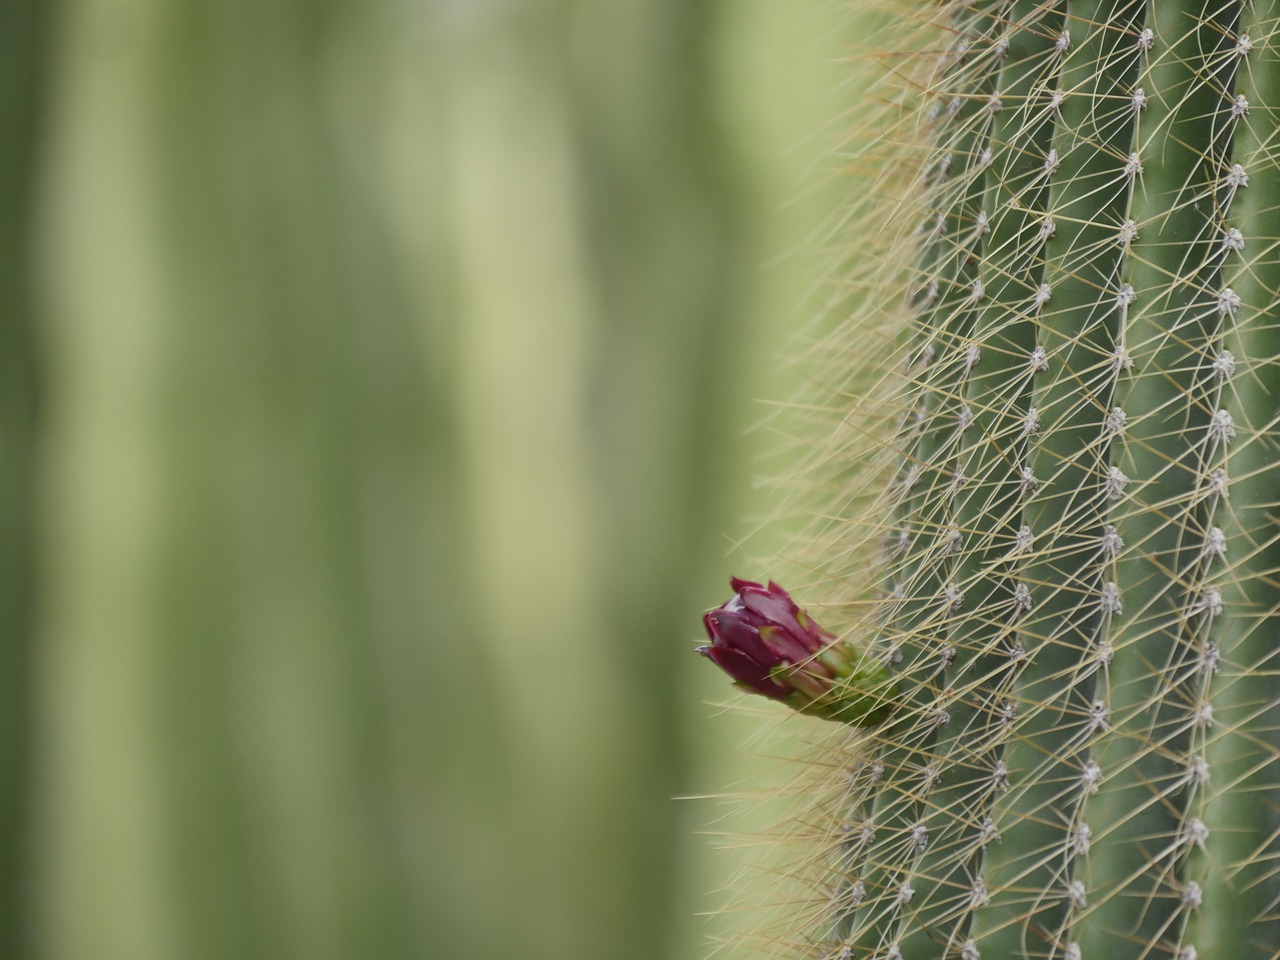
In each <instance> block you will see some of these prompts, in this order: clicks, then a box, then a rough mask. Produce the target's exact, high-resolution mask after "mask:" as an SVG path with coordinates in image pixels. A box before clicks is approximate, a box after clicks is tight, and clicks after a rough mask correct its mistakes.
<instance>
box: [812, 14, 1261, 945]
mask: <svg viewBox="0 0 1280 960" xmlns="http://www.w3.org/2000/svg"><path fill="white" fill-rule="evenodd" d="M903 15H904V16H908V15H909V14H907V13H906V12H905V11H904V14H903ZM915 16H916V18H917V21H920V20H924V19H926V18H927V23H926V24H925V25H924V27H923V28H922V30H904V31H901V33H902V35H904V36H909V37H910V38H912V39H913V41H914V42H916V43H917V45H918V46H917V48H916V50H915V52H914V53H913V54H912V55H911V56H910V57H909V58H908V59H906V60H905V61H901V62H898V63H897V64H896V65H895V71H896V73H897V74H898V75H900V76H907V77H909V78H910V79H911V81H912V82H914V83H916V84H918V89H919V91H920V93H919V95H918V96H916V97H915V100H914V107H913V109H915V110H916V111H917V114H916V115H917V117H918V119H917V120H916V128H917V129H919V130H922V131H923V134H922V135H923V138H924V140H925V141H926V143H925V145H924V147H923V148H922V149H920V151H919V153H918V156H917V160H916V163H917V169H918V171H919V175H918V177H917V178H916V180H915V181H914V185H913V186H911V187H909V188H907V189H905V190H904V191H900V192H899V195H898V196H897V197H895V198H894V199H893V202H895V203H897V204H898V207H897V212H896V216H897V219H898V220H899V221H906V220H911V221H913V223H914V227H913V228H912V232H913V235H914V240H913V241H912V243H913V245H914V251H915V252H914V259H913V260H910V261H909V265H908V266H904V265H903V264H902V263H899V264H897V266H896V267H895V265H894V264H893V263H890V262H889V261H888V259H887V258H882V259H881V261H880V262H881V263H882V267H881V270H882V273H883V274H886V275H891V278H890V279H886V278H885V276H884V275H882V276H880V277H876V278H873V279H872V281H871V282H872V283H873V284H874V285H875V289H877V290H878V291H883V290H884V289H887V288H889V287H890V286H892V285H893V283H897V285H898V288H899V289H900V292H901V297H900V300H899V301H897V303H898V304H901V305H902V306H901V307H899V306H897V304H887V305H885V306H884V307H883V309H882V311H881V312H880V313H879V314H878V315H877V316H876V317H875V318H874V319H873V320H871V321H870V323H872V324H878V325H879V327H877V329H883V327H884V325H885V324H886V323H889V322H894V323H896V324H897V325H898V330H899V333H898V335H897V340H898V343H899V345H900V346H902V347H903V348H904V350H905V353H906V359H905V362H904V363H903V364H902V367H901V372H900V375H899V377H898V381H897V384H898V385H897V387H896V388H894V389H893V390H891V391H889V392H888V393H887V394H886V393H885V392H883V391H882V392H881V393H877V394H875V395H874V397H873V399H872V400H858V399H857V398H851V397H846V396H843V395H842V396H841V398H840V399H841V401H842V402H845V403H846V407H845V409H844V410H843V411H842V412H841V413H840V416H839V419H840V420H841V423H842V429H843V428H844V427H843V424H847V423H849V422H851V421H858V420H859V419H860V418H861V419H863V420H868V421H875V422H879V421H880V420H883V419H885V418H884V417H883V416H882V415H881V414H882V412H883V411H882V409H881V410H876V411H875V414H876V415H875V416H872V417H863V414H864V413H867V412H868V411H869V410H871V405H879V406H880V407H881V408H882V407H883V406H884V405H885V404H887V403H891V404H893V405H895V407H896V410H897V412H898V414H899V417H898V424H899V425H898V427H897V429H896V432H895V433H893V434H892V435H891V436H886V438H885V441H884V442H885V449H886V450H887V451H889V452H890V453H891V455H892V456H894V457H896V458H897V461H898V465H897V469H896V475H895V476H894V478H893V479H892V481H891V483H890V484H889V487H888V488H887V489H886V491H885V492H884V494H883V495H882V496H880V497H878V498H876V499H875V502H874V503H873V504H872V506H871V507H870V508H867V507H866V505H865V504H863V505H862V506H861V507H859V506H856V505H855V506H854V507H852V508H850V507H849V506H848V504H849V503H851V502H853V501H849V500H844V501H841V506H842V507H843V508H845V509H846V511H847V510H848V509H854V510H855V511H857V512H856V513H855V514H854V515H849V514H848V513H847V512H846V514H845V515H844V523H845V527H846V528H847V538H848V539H847V540H846V541H844V542H841V541H838V540H837V539H835V538H833V537H831V536H823V537H814V538H811V539H812V542H814V543H815V544H822V545H823V548H824V549H825V550H827V551H830V555H829V556H828V557H825V558H824V557H823V556H809V557H806V558H805V560H806V562H807V563H808V564H809V565H810V567H811V568H813V569H825V570H826V571H828V573H829V575H830V576H831V578H832V579H833V580H844V581H845V582H848V580H849V579H850V578H851V577H852V576H853V573H852V571H849V570H846V569H845V568H843V567H842V566H841V565H842V564H846V563H848V556H849V555H852V554H855V553H857V552H858V551H859V550H860V549H861V545H862V544H864V543H865V542H867V541H868V540H870V539H872V538H871V537H870V536H869V535H868V531H871V532H874V533H877V534H879V535H880V539H881V540H882V541H884V542H887V543H888V545H889V547H888V549H887V550H886V551H884V552H883V556H884V558H885V560H884V564H883V567H882V571H881V574H880V576H879V578H878V579H877V580H875V581H871V580H867V578H865V574H864V575H863V579H864V580H866V583H865V588H866V589H870V588H872V587H873V586H874V585H875V584H876V583H879V584H881V585H883V586H884V587H885V596H884V597H883V598H881V599H880V600H879V601H878V603H876V604H874V605H873V604H871V603H867V604H866V605H865V606H864V607H863V609H868V610H872V611H873V612H872V613H869V614H868V615H866V616H864V617H862V619H861V621H860V622H861V627H862V632H863V634H864V636H865V643H866V648H867V649H870V648H872V647H873V646H877V645H878V648H879V649H880V650H882V651H883V652H884V656H885V659H886V660H887V662H888V663H889V664H890V669H891V670H892V671H893V673H894V674H895V675H896V679H897V683H898V690H899V692H898V696H897V707H896V709H895V711H894V713H893V714H892V716H891V717H890V719H889V720H888V722H886V723H884V724H882V725H881V726H879V727H876V728H873V729H871V730H869V731H866V732H863V733H860V734H857V735H856V736H857V737H858V741H857V746H856V750H857V752H858V755H859V756H860V757H861V758H862V759H861V760H860V761H859V765H858V766H857V767H856V769H854V770H853V771H852V772H851V777H850V780H849V783H852V784H853V788H852V794H851V793H850V788H849V784H848V783H845V784H842V790H841V799H840V800H839V804H840V806H839V808H838V809H836V810H835V811H834V813H833V816H832V822H833V823H834V824H835V826H836V827H837V828H838V829H837V830H835V831H833V839H832V841H831V846H832V848H833V857H834V858H835V859H834V861H833V862H834V863H835V867H834V869H835V871H836V874H837V876H836V881H837V884H836V885H837V888H838V895H837V896H836V897H834V898H833V900H832V902H833V904H834V906H833V908H832V909H833V910H834V913H833V914H832V915H831V916H829V917H828V918H827V919H826V921H825V922H824V924H823V926H822V927H821V930H820V931H818V932H817V933H815V935H814V938H813V941H812V942H813V943H814V944H815V946H814V948H813V951H812V955H813V956H815V957H827V956H841V957H845V958H848V960H853V958H859V960H861V958H868V960H870V958H876V960H944V958H960V960H980V958H983V957H986V958H987V960H1011V958H1018V960H1023V958H1026V960H1030V958H1044V960H1050V958H1052V960H1058V958H1061V960H1116V958H1133V960H1160V958H1168V960H1197V958H1198V960H1265V958H1270V960H1275V958H1277V957H1280V630H1278V629H1277V628H1278V627H1280V320H1277V319H1276V317H1277V316H1278V315H1280V312H1278V311H1280V252H1278V251H1280V159H1278V158H1280V124H1277V122H1276V121H1277V110H1280V3H1277V2H1276V0H1249V2H1246V0H1225V2H1224V0H1041V2H1037V0H971V2H958V3H957V2H953V3H950V4H947V5H944V6H942V7H937V8H931V9H929V10H927V11H925V12H923V13H920V12H917V13H916V14H915ZM922 37H923V39H921V38H922ZM890 112H891V111H890ZM883 140H884V138H881V139H880V140H877V141H875V142H876V143H877V145H879V144H882V143H883ZM899 159H901V158H900V157H899ZM903 229H907V228H903ZM895 249H901V246H898V247H895ZM865 259H872V258H865ZM895 270H896V271H897V272H896V273H895V272H894V271H895ZM853 322H854V321H851V323H853ZM865 322H866V321H864V323H865ZM840 335H841V334H837V336H840ZM845 335H847V332H846V334H845ZM835 352H836V351H833V353H835ZM844 355H845V356H846V357H847V358H848V359H849V361H850V362H851V363H855V364H856V363H858V362H864V363H865V362H866V360H865V356H866V355H865V354H864V355H861V356H860V355H858V354H857V353H856V352H855V351H846V352H845V354H844ZM844 449H846V448H845V447H842V446H841V441H839V440H836V441H835V442H834V444H833V445H831V446H829V447H828V448H827V456H826V457H824V458H819V459H820V460H821V466H820V467H818V468H817V472H818V473H819V475H821V471H822V470H824V469H825V470H828V471H847V470H848V468H849V466H850V465H849V464H841V463H839V462H838V460H839V458H838V457H834V456H832V455H831V452H832V451H835V452H840V451H842V450H844ZM833 461H834V462H833ZM877 462H878V463H882V462H883V459H882V460H881V461H877ZM874 468H875V465H874V464H873V466H872V469H874ZM829 475H837V474H836V473H830V474H829ZM838 475H841V476H843V475H844V474H838ZM815 485H816V484H815ZM834 514H837V511H836V510H832V511H829V512H828V516H830V515H834ZM846 547H847V548H848V549H847V550H846V549H845V548H846ZM864 552H865V551H864ZM868 599H870V598H868ZM855 639H856V638H855Z"/></svg>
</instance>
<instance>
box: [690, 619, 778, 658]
mask: <svg viewBox="0 0 1280 960" xmlns="http://www.w3.org/2000/svg"><path fill="white" fill-rule="evenodd" d="M702 622H703V624H704V625H705V626H706V628H707V635H708V636H709V637H711V643H712V646H714V647H729V648H731V649H734V650H737V651H738V652H739V653H742V654H744V655H746V656H747V657H749V658H750V659H752V660H754V661H755V662H756V663H758V664H759V665H760V666H761V667H763V668H765V669H766V670H767V669H768V668H770V667H775V666H777V665H778V664H779V663H781V662H782V658H781V657H780V656H778V654H777V653H776V652H775V651H774V650H772V649H770V648H769V647H768V646H767V645H766V644H765V642H764V639H763V638H762V637H761V636H760V631H759V630H758V629H757V628H756V627H754V626H752V625H751V623H750V622H749V621H748V620H747V619H746V618H744V617H743V615H742V614H740V613H737V612H736V611H733V610H725V609H719V610H712V611H711V612H710V613H708V614H707V615H706V616H704V617H703V618H702Z"/></svg>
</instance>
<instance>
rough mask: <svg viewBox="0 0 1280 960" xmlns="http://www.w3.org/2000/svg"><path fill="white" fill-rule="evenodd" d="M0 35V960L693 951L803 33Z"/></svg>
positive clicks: (806, 287)
mask: <svg viewBox="0 0 1280 960" xmlns="http://www.w3.org/2000/svg"><path fill="white" fill-rule="evenodd" d="M5 13H6V16H4V17H3V18H0V71H3V73H2V74H0V81H2V82H0V157H2V160H0V163H2V164H3V173H4V179H3V185H2V186H0V197H2V198H3V204H4V207H3V213H2V215H0V223H2V224H3V245H2V247H0V307H2V313H0V316H2V317H3V321H2V325H0V326H2V329H3V335H4V341H3V344H2V345H0V346H2V347H3V349H0V365H3V366H2V374H0V383H2V384H3V387H4V392H3V397H2V398H0V407H2V409H0V441H2V445H0V482H2V483H3V484H4V491H5V496H4V497H3V501H2V504H3V509H2V515H0V516H2V521H3V537H0V551H2V555H3V563H4V566H3V573H4V576H3V578H2V583H3V587H2V589H3V600H4V606H5V609H6V611H7V613H8V615H7V616H6V618H5V620H4V626H3V628H0V629H3V638H2V641H0V648H2V651H3V660H0V685H2V687H3V689H0V711H2V716H0V763H2V764H3V770H2V771H0V773H3V776H2V777H0V786H3V796H0V820H2V821H3V822H0V957H4V958H10V957H12V958H24V957H37V958H47V960H83V958H94V960H117V958H118V960H125V958H127V960H176V958H181V960H206V958H208V960H214V958H218V960H222V958H236V960H250V958H256V957H262V958H267V957H270V958H273V960H279V958H294V957H296V958H307V960H327V958H335V960H336V958H362V960H364V958H390V960H399V958H433V960H434V958H448V960H452V958H458V960H469V958H477V960H491V958H500V957H520V958H522V960H544V958H545V960H553V958H554V960H577V958H582V960H587V958H592V960H597V958H610V960H663V958H679V960H693V958H699V957H702V956H705V955H706V954H707V953H708V952H709V951H710V949H711V946H710V945H709V942H708V938H709V937H713V936H716V935H719V934H723V933H724V932H725V931H726V930H731V929H732V928H733V926H734V924H735V922H736V921H735V919H734V918H733V917H719V918H716V917H712V918H707V917H705V916H701V915H700V914H702V913H704V912H707V911H715V910H717V908H718V906H719V905H720V904H722V903H723V901H724V897H723V892H717V891H718V890H719V889H720V888H722V887H724V886H726V885H729V884H731V883H732V882H736V881H733V880H732V879H731V878H732V877H733V875H734V873H735V871H736V870H737V868H738V867H739V866H740V863H739V858H738V857H737V855H736V854H732V853H730V854H727V855H726V854H720V855H716V854H715V853H714V852H713V850H712V844H711V842H710V841H709V840H708V838H707V837H706V836H704V835H702V834H701V833H700V831H706V830H711V831H717V830H721V829H726V828H733V826H732V824H733V822H732V821H731V822H730V824H729V825H728V827H727V825H726V823H725V822H723V821H722V818H723V817H724V815H725V814H726V811H727V810H728V807H726V806H725V805H724V804H721V803H716V802H713V801H699V800H676V799H674V798H676V797H681V796H687V795H691V794H702V793H707V792H713V791H716V790H720V789H724V788H728V787H731V786H732V785H734V784H736V783H738V782H739V781H745V782H746V783H748V784H750V783H751V782H752V779H753V776H754V773H753V770H754V768H753V766H752V764H753V761H752V760H751V759H750V758H749V757H745V756H744V755H742V753H741V752H740V751H738V749H737V748H738V747H739V746H740V745H741V744H742V743H743V742H744V740H745V739H747V738H748V737H749V736H750V734H751V732H752V731H753V730H754V729H755V726H756V724H757V722H758V721H756V720H753V719H752V718H751V717H750V716H747V715H741V714H738V715H735V714H732V713H731V714H723V713H721V711H720V710H719V709H718V708H717V707H716V706H714V704H715V703H716V702H717V701H721V700H729V699H732V697H730V696H729V688H728V686H727V683H726V682H725V680H724V678H723V677H720V676H717V675H715V674H714V672H713V671H712V670H711V669H710V668H708V667H706V665H705V664H704V663H703V662H702V661H701V660H700V659H699V658H697V657H695V656H694V655H693V653H692V652H691V647H692V646H693V642H692V641H695V640H697V639H698V637H699V634H700V626H699V619H698V618H699V615H700V613H701V611H702V610H703V609H705V608H707V607H709V606H712V605H715V604H717V603H719V602H721V601H722V600H723V599H725V596H726V593H727V591H726V578H727V577H728V575H729V574H730V573H731V572H732V573H739V574H740V575H743V576H756V575H759V576H768V575H769V574H770V573H771V571H770V570H765V569H759V568H758V567H756V566H755V565H754V564H753V560H752V559H751V558H753V557H759V556H766V557H767V556H769V555H770V554H771V552H773V551H775V550H777V549H778V543H780V542H781V541H782V540H784V539H785V538H786V536H787V535H788V534H789V533H790V532H791V531H789V530H785V529H784V530H778V529H775V528H774V527H773V526H768V525H766V526H765V528H764V530H763V531H762V532H760V533H758V534H755V535H752V536H750V537H749V538H748V534H750V533H751V532H752V530H753V523H752V520H751V518H752V517H754V516H757V515H762V514H765V513H767V512H768V511H769V510H770V509H771V507H770V502H769V499H768V496H767V494H766V492H765V491H763V490H761V489H759V488H758V487H757V485H756V479H757V477H758V476H760V475H761V474H764V473H768V472H769V470H770V469H771V468H770V467H769V466H768V465H767V461H762V460H761V459H760V458H761V457H762V456H766V455H768V454H769V453H770V452H771V451H773V450H774V449H775V448H776V447H777V446H778V444H779V439H778V436H779V434H780V433H785V432H786V431H785V430H782V431H775V430H773V429H768V428H765V429H755V430H752V429H750V428H751V427H752V425H753V424H758V423H760V422H761V421H763V420H765V419H766V418H767V417H768V416H769V412H770V407H769V406H768V405H767V403H765V402H764V401H778V400H781V399H784V398H785V397H787V396H788V395H789V394H790V393H791V391H792V389H793V388H794V385H795V382H796V380H797V378H798V377H800V376H802V375H803V374H802V371H797V370H792V369H784V368H782V367H781V366H780V364H779V362H778V357H779V356H780V355H785V354H786V353H788V352H790V351H792V350H793V347H794V343H793V342H792V338H793V337H795V336H796V335H797V333H798V332H800V331H802V329H803V327H804V324H805V323H806V322H807V321H808V319H809V317H810V316H811V315H812V314H814V313H816V312H817V306H818V304H817V298H816V295H815V294H814V293H813V292H812V289H813V288H812V283H813V280H814V278H815V276H816V275H817V273H818V271H817V268H816V267H817V263H818V258H817V257H816V256H815V255H814V251H815V244H814V243H813V242H812V240H811V235H812V233H813V231H815V229H816V228H817V226H818V224H820V223H821V222H822V221H823V220H824V218H826V217H827V216H829V214H830V210H831V208H832V206H833V204H834V202H835V201H834V196H835V193H834V192H833V191H835V189H836V188H833V187H832V186H831V185H830V184H827V183H826V178H825V177H824V176H823V174H822V168H823V166H824V165H826V166H830V164H829V161H828V160H826V159H824V150H825V149H826V148H827V147H828V146H829V141H828V138H827V137H826V136H825V135H824V134H823V130H824V126H825V125H826V124H828V123H829V122H830V121H831V120H832V119H833V118H834V117H835V116H836V115H837V114H838V113H839V109H840V108H839V104H840V102H841V96H840V94H838V92H837V90H838V87H839V84H840V82H841V78H842V68H841V65H840V63H839V62H837V61H838V59H839V58H840V57H841V56H843V55H844V47H843V42H842V38H841V31H842V30H846V29H847V26H848V25H847V24H842V23H841V21H840V17H839V15H838V14H839V11H838V10H837V9H836V5H833V4H832V3H831V2H830V0H794V2H789V3H785V4H783V3H778V2H777V0H577V2H573V0H524V2H519V0H57V2H50V0H13V2H12V3H9V4H7V5H6V6H5ZM795 250H800V251H805V252H802V253H800V254H798V255H797V254H795V253H794V252H793V251H795ZM744 539H747V540H748V542H747V544H746V546H745V547H744V546H743V545H742V543H741V541H742V540H744Z"/></svg>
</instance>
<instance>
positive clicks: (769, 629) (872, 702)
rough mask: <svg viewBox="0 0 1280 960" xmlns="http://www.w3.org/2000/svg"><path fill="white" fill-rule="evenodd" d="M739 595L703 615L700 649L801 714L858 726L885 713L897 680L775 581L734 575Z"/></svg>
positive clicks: (740, 681) (752, 688) (742, 684)
mask: <svg viewBox="0 0 1280 960" xmlns="http://www.w3.org/2000/svg"><path fill="white" fill-rule="evenodd" d="M729 584H730V586H732V587H733V590H734V596H733V597H731V598H730V599H729V601H728V602H727V603H724V604H722V605H721V606H719V607H716V608H715V609H714V610H711V611H709V612H708V613H707V614H706V615H705V616H703V618H702V622H703V625H704V626H705V627H706V630H707V636H708V637H710V638H711V643H710V645H709V646H704V647H699V648H698V652H699V653H701V654H702V655H703V656H704V657H706V658H707V659H709V660H711V661H712V662H713V663H715V664H716V665H717V666H718V667H720V669H722V670H723V671H724V672H725V673H727V674H729V676H730V677H732V678H733V681H734V685H735V686H737V687H739V688H740V689H742V690H745V691H747V692H748V693H755V694H759V695H761V696H764V697H769V698H770V699H773V700H780V701H782V702H784V703H786V704H787V705H788V706H790V707H792V708H793V709H796V710H799V711H801V712H803V713H809V714H813V715H816V716H821V717H826V718H828V719H832V720H843V721H845V722H847V723H852V724H854V725H857V726H869V725H871V724H874V723H878V722H879V721H880V720H882V719H884V717H885V716H886V715H887V714H888V712H889V709H890V706H891V703H890V698H891V696H892V694H893V692H894V687H895V685H894V682H893V680H892V678H891V677H889V676H888V674H886V673H885V672H884V671H883V669H881V668H879V667H877V666H875V665H872V664H866V663H863V662H862V658H861V657H859V656H858V654H857V653H856V652H855V651H852V650H850V649H849V648H848V647H847V646H846V645H845V644H843V643H840V642H838V641H837V640H836V636H835V634H833V633H829V632H827V631H826V630H824V629H823V628H822V627H820V626H819V625H818V624H817V623H816V622H815V621H814V620H813V618H812V617H810V616H809V615H808V614H807V613H805V612H804V611H803V610H801V609H800V607H799V606H797V605H796V602H795V601H794V600H792V599H791V595H790V594H789V593H787V591H786V590H783V589H782V587H780V586H778V585H777V584H776V583H774V582H773V581H772V580H771V581H769V585H768V586H767V587H766V586H762V585H761V584H759V583H755V582H754V581H751V580H739V579H738V578H737V577H732V578H730V580H729Z"/></svg>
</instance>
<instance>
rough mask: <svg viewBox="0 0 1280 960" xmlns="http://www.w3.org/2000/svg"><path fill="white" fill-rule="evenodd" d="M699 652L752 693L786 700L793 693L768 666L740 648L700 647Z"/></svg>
mask: <svg viewBox="0 0 1280 960" xmlns="http://www.w3.org/2000/svg"><path fill="white" fill-rule="evenodd" d="M698 652H699V653H700V654H702V655H703V656H704V657H706V658H707V659H708V660H710V661H711V662H712V663H714V664H715V665H716V666H717V667H719V668H720V669H721V670H723V671H724V672H725V673H727V674H728V675H729V676H731V677H733V679H734V680H736V681H737V682H738V683H739V684H741V685H742V686H744V687H746V688H748V689H749V690H750V692H752V693H758V694H761V695H762V696H766V697H769V698H770V699H773V700H785V699H786V698H787V697H788V696H790V694H791V693H792V691H791V690H790V689H788V688H787V687H784V686H782V684H780V683H777V682H776V681H775V680H774V679H773V678H772V677H771V676H770V675H769V670H768V668H767V667H762V666H760V664H758V663H756V662H755V661H754V660H752V659H751V658H750V657H748V656H747V655H746V654H745V653H742V652H741V651H739V650H735V649H733V648H732V647H698Z"/></svg>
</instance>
